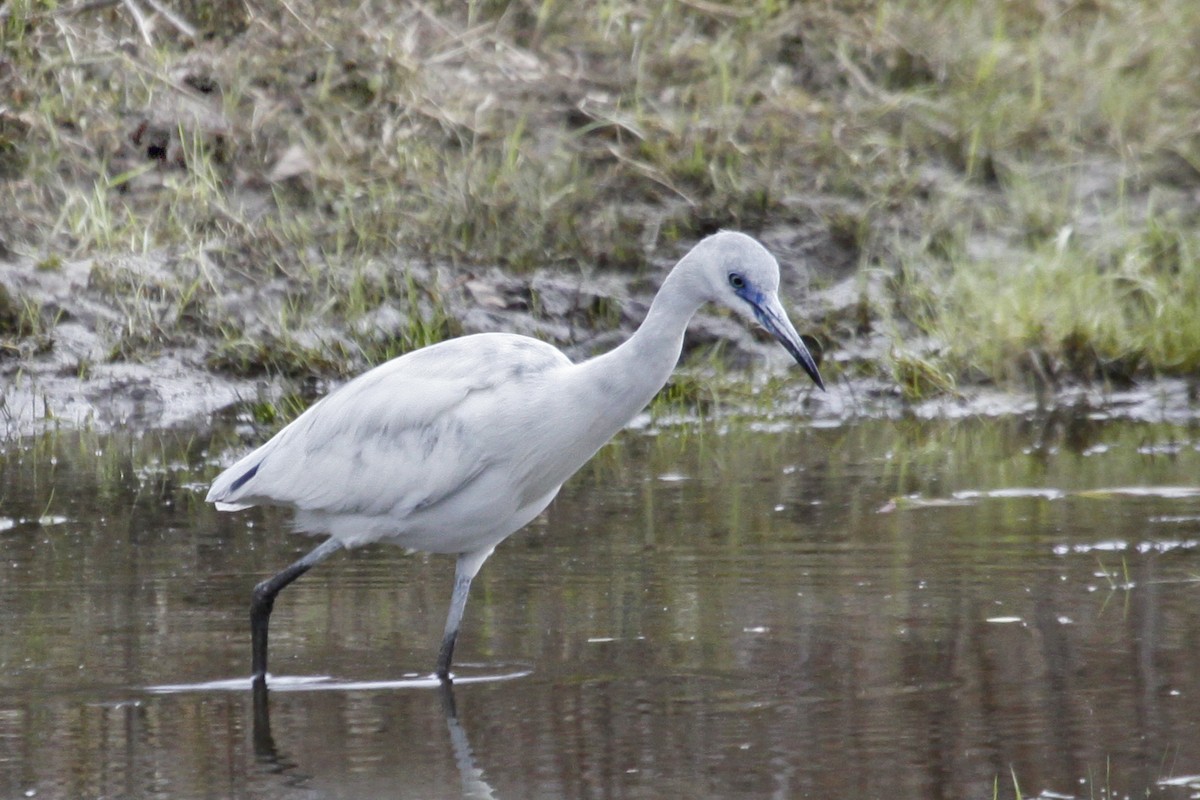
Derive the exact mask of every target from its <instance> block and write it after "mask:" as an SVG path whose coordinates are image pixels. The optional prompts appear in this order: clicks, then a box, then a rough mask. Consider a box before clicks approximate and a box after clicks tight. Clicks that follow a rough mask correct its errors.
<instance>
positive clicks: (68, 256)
mask: <svg viewBox="0 0 1200 800" xmlns="http://www.w3.org/2000/svg"><path fill="white" fill-rule="evenodd" d="M322 8H323V7H322V6H320V5H319V4H314V3H289V4H271V5H270V6H269V7H259V6H257V5H245V4H242V3H228V4H215V5H208V6H203V5H197V6H195V7H190V6H187V4H186V3H181V4H180V6H179V7H178V9H177V10H178V11H179V12H180V15H181V17H182V18H183V19H184V20H186V21H187V22H189V23H190V24H192V25H194V26H195V27H196V29H197V31H196V35H195V36H194V37H193V36H189V35H185V34H184V33H181V31H180V28H179V26H176V25H174V24H172V23H170V22H169V21H167V20H166V19H165V18H163V17H161V16H155V17H152V18H150V19H148V20H143V22H144V23H145V24H144V27H143V26H139V24H138V21H137V20H135V19H133V18H132V17H131V16H130V15H129V12H128V10H127V8H126V7H125V6H124V5H112V6H109V7H102V8H99V9H97V10H93V11H88V12H83V13H78V14H76V13H71V9H70V7H60V6H56V5H55V4H52V3H43V2H37V1H36V0H21V1H20V2H14V0H9V2H7V3H5V4H4V5H3V6H0V31H2V33H0V37H2V40H0V98H7V99H4V100H0V207H3V208H4V209H6V211H5V213H4V214H3V215H0V217H2V218H0V245H2V247H0V263H2V262H4V261H7V262H8V263H7V264H5V266H4V268H3V271H0V285H5V284H6V283H7V284H9V285H8V286H7V295H8V296H7V299H5V298H4V296H3V295H0V369H4V370H9V371H11V370H12V369H13V368H14V366H13V365H14V364H17V365H19V363H20V361H21V359H23V358H28V357H29V356H30V354H31V353H33V352H35V351H37V350H39V348H46V347H52V346H53V344H54V340H55V332H54V329H55V327H56V325H57V323H58V321H59V319H60V318H61V313H62V312H61V309H56V308H55V307H53V304H47V305H46V306H44V307H39V306H37V304H36V303H31V301H30V300H29V298H28V297H22V296H21V295H20V293H19V292H18V291H17V289H16V283H15V281H7V280H6V277H7V276H6V275H4V274H3V273H4V272H8V273H13V272H14V271H24V272H25V273H28V272H30V271H39V272H45V273H52V272H54V271H56V270H62V269H63V264H64V263H68V262H75V261H79V260H87V261H88V262H89V264H90V266H89V270H90V272H89V277H88V280H87V291H88V292H89V293H92V294H94V295H95V297H96V299H97V302H107V303H109V304H111V306H112V308H113V309H114V313H113V314H112V315H111V317H110V318H108V319H107V321H106V323H105V324H106V326H107V328H106V330H105V331H103V332H102V333H103V335H104V337H105V340H106V341H107V342H108V345H109V346H108V351H107V354H106V355H105V357H107V358H111V359H116V360H132V361H136V360H139V359H144V358H147V357H149V356H151V355H152V354H154V353H157V352H161V351H162V350H163V349H169V348H172V347H179V346H181V345H182V344H184V343H187V344H193V343H195V342H197V341H200V342H203V343H204V344H203V346H201V347H200V348H199V352H197V353H196V355H195V358H196V359H198V360H199V361H200V362H201V363H203V364H204V365H205V366H206V368H208V369H212V370H215V371H217V372H219V373H223V374H233V375H252V374H258V373H262V372H268V373H272V374H288V375H295V376H305V375H310V374H316V375H329V374H339V373H341V372H343V371H355V370H356V369H358V368H361V367H362V366H365V364H366V363H370V362H372V361H374V360H378V359H379V358H383V357H386V356H387V355H389V354H394V353H395V352H398V351H400V350H403V349H406V348H408V347H411V346H417V345H419V344H423V343H425V342H428V341H433V340H436V339H438V338H442V337H444V336H447V335H454V334H455V333H456V332H458V331H459V329H460V328H459V326H458V323H457V321H456V320H454V319H452V318H450V317H449V316H448V314H447V310H446V306H445V304H444V303H443V302H442V300H441V297H440V295H441V293H442V291H443V289H444V287H445V285H446V284H445V282H444V281H439V280H435V279H437V278H444V279H445V280H446V281H449V283H450V284H451V285H453V284H454V283H455V282H456V281H459V280H466V279H468V278H469V277H470V276H472V275H474V274H476V273H477V272H478V271H479V270H481V269H485V268H487V267H492V266H497V265H498V266H499V267H500V268H501V269H502V270H503V271H504V272H505V273H507V274H511V275H516V276H528V275H532V274H534V271H535V270H537V269H540V268H550V269H552V270H556V271H559V272H561V273H563V274H567V275H580V276H586V275H590V274H593V272H594V271H599V272H602V273H613V274H617V275H620V276H622V278H623V279H624V280H626V281H627V282H628V283H629V284H630V285H631V286H634V287H638V286H642V285H644V284H645V283H646V282H647V281H648V280H650V279H652V278H653V277H654V276H656V275H658V274H659V272H660V269H661V265H662V264H663V263H665V262H669V261H670V260H671V259H672V258H673V257H674V256H675V255H677V254H678V253H679V251H680V250H681V249H682V248H683V247H684V246H686V244H687V243H688V242H690V241H692V240H694V239H695V238H697V237H699V236H700V235H702V234H703V233H705V232H708V231H710V230H713V229H715V228H718V227H731V228H739V229H743V230H747V231H748V232H751V233H756V234H758V235H760V236H762V237H763V238H764V239H766V240H767V241H768V243H769V244H770V245H771V246H772V248H773V249H774V250H776V251H777V252H778V254H779V255H780V256H781V259H782V260H783V261H784V262H785V265H787V266H788V267H789V269H790V275H789V276H788V277H787V278H785V280H788V281H790V283H791V285H792V286H795V284H796V281H798V280H799V276H800V272H801V271H802V269H803V268H807V269H808V270H811V271H812V272H813V275H814V277H813V281H812V285H813V287H814V288H817V289H820V288H823V287H831V286H834V285H835V284H838V283H839V282H845V281H847V280H849V281H851V282H855V281H857V283H853V285H855V286H857V287H858V288H857V292H858V297H857V299H856V300H855V301H854V302H851V303H843V304H840V305H839V304H835V303H832V302H830V301H826V300H825V299H823V297H822V296H821V295H818V303H817V305H818V306H819V307H816V308H812V309H811V312H812V314H813V319H812V320H811V323H812V324H811V327H812V328H813V329H814V332H815V333H817V334H818V335H819V338H821V339H822V340H823V343H824V345H825V349H826V350H827V351H828V352H831V353H836V352H838V351H839V349H847V348H850V347H852V346H853V345H854V343H855V342H856V341H859V340H861V339H863V338H867V337H874V339H875V340H876V341H877V342H881V343H882V344H881V345H880V346H878V347H876V348H875V349H874V350H873V351H872V352H873V353H874V355H873V356H872V357H870V358H868V359H866V361H865V362H862V363H857V364H854V365H853V366H852V367H846V369H848V370H853V371H854V372H856V373H858V374H867V375H871V376H874V377H881V376H882V377H887V378H889V379H891V380H894V381H895V382H896V383H897V384H898V385H900V386H901V387H902V390H903V392H904V393H905V395H906V396H908V397H912V398H920V397H925V396H929V395H936V394H939V393H947V392H950V393H953V392H955V391H959V390H961V389H962V388H964V387H969V386H971V385H974V384H978V383H990V384H1000V385H1014V386H1029V385H1034V386H1038V387H1042V388H1047V387H1048V388H1053V387H1056V386H1060V385H1063V384H1068V383H1075V382H1079V381H1085V382H1086V381H1100V382H1108V383H1113V384H1117V385H1120V384H1123V383H1126V382H1128V381H1131V380H1135V379H1138V378H1144V377H1153V376H1176V377H1185V378H1192V377H1194V376H1195V375H1196V374H1197V371H1198V369H1200V323H1197V322H1196V320H1197V319H1200V275H1198V272H1200V270H1198V264H1197V253H1198V252H1200V233H1198V231H1200V225H1198V224H1197V223H1198V222H1200V203H1198V202H1197V198H1198V197H1200V118H1198V117H1197V112H1196V109H1197V108H1200V62H1197V60H1196V59H1194V58H1192V57H1191V55H1190V54H1192V53H1194V52H1196V50H1197V48H1198V47H1200V6H1197V5H1196V4H1195V3H1193V2H1191V0H1162V2H1159V3H1155V4H1145V3H1141V2H1136V1H1135V0H1087V1H1086V2H1034V1H1033V0H1019V1H1018V2H1012V1H1011V0H976V1H975V2H968V1H967V0H946V2H941V3H936V4H930V3H921V2H916V0H881V1H880V2H873V3H869V2H856V1H855V0H827V1H826V2H793V3H788V2H783V0H760V2H751V3H741V4H732V3H712V2H707V1H705V2H700V0H691V1H690V2H668V3H664V4H650V3H639V2H633V1H632V0H612V1H611V2H601V3H594V4H572V3H565V2H556V0H545V1H544V2H533V0H511V1H510V2H503V1H502V0H494V1H491V2H470V3H457V2H449V1H448V0H447V1H446V2H426V3H411V4H402V5H400V6H399V7H395V6H394V5H393V4H385V3H366V4H361V5H359V6H356V7H355V11H354V12H353V13H347V14H339V15H332V14H329V13H327V12H324V11H323V10H322ZM189 9H190V10H191V11H192V12H193V13H190V14H189V13H186V11H188V10H189ZM197 9H201V10H203V9H207V10H208V11H207V12H206V13H201V11H199V10H197ZM131 258H132V259H139V258H141V259H151V260H153V261H155V262H156V263H157V264H159V269H157V270H156V271H154V272H147V271H145V270H140V269H136V268H132V267H130V266H129V260H130V259H131ZM417 266H420V269H418V268H416V267H417ZM431 276H432V277H431ZM264 292H265V293H266V294H268V295H269V296H270V297H271V298H272V299H271V300H270V302H268V303H267V304H266V309H265V310H263V311H262V312H260V313H256V314H251V315H248V314H247V313H246V312H245V309H244V305H245V304H246V303H252V302H253V298H254V297H256V296H258V295H261V294H263V293H264ZM233 296H236V297H241V298H243V303H242V305H241V306H239V305H238V304H236V303H232V302H230V301H229V298H230V297H233ZM386 309H398V310H399V317H400V320H399V321H395V320H393V321H392V322H391V323H389V324H390V327H388V326H384V327H385V328H387V330H386V331H385V332H384V334H383V335H382V336H381V335H378V334H377V333H376V332H371V333H369V334H362V335H360V334H358V333H355V332H356V331H362V330H367V329H370V328H371V325H373V324H374V321H375V320H377V319H378V318H379V317H380V315H381V314H383V313H384V311H385V310H386ZM545 313H546V315H548V316H549V315H552V314H553V310H551V309H547V310H546V311H545ZM612 317H613V315H612V310H611V309H605V308H597V309H596V312H595V315H594V319H593V320H591V322H592V324H594V325H595V326H596V327H600V328H602V327H604V326H605V325H606V324H611V323H612V321H613V318H612ZM313 330H337V331H341V332H343V335H340V336H332V337H320V336H318V337H316V338H317V339H318V340H319V341H318V342H317V343H316V344H313V343H312V339H313V336H312V334H311V332H312V331H313ZM330 341H334V342H340V344H336V345H330V344H329V342H330ZM15 368H17V369H19V366H17V367H15ZM831 368H832V369H837V366H836V365H834V366H831ZM81 371H83V370H82V369H81Z"/></svg>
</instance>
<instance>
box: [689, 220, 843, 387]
mask: <svg viewBox="0 0 1200 800" xmlns="http://www.w3.org/2000/svg"><path fill="white" fill-rule="evenodd" d="M693 252H695V253H697V254H699V255H704V256H708V257H707V258H705V259H704V263H705V266H706V268H705V269H704V280H705V283H706V290H707V293H708V297H709V299H710V300H712V301H714V302H717V303H720V304H721V305H724V306H728V307H729V308H731V309H733V310H734V311H735V312H736V313H737V314H738V315H740V316H741V317H743V318H745V319H746V320H748V321H750V322H751V323H754V322H757V323H758V324H759V325H761V326H762V327H764V328H766V329H767V330H768V331H769V332H770V333H771V335H772V336H774V337H775V338H776V339H777V340H778V341H779V343H780V344H781V345H783V347H784V349H785V350H787V351H788V353H790V354H791V356H792V358H794V359H796V361H797V363H799V364H800V366H801V367H803V368H804V371H805V372H807V373H808V376H809V377H810V378H812V379H813V382H814V383H816V384H817V386H818V387H820V388H821V389H824V388H825V382H824V381H823V380H822V379H821V373H820V372H819V371H818V370H817V362H816V359H814V358H813V356H812V353H810V352H809V350H808V347H806V346H805V344H804V342H803V340H801V338H800V334H798V333H797V332H796V328H795V327H794V326H793V325H792V323H791V320H789V319H788V315H787V312H786V311H784V309H783V304H782V303H781V302H780V301H779V263H778V262H777V261H776V260H775V257H774V256H773V255H771V254H770V252H768V251H767V249H766V248H765V247H763V246H762V245H761V244H759V243H758V242H757V241H756V240H754V239H752V238H751V237H749V236H747V235H745V234H744V233H735V232H732V231H722V232H720V233H715V234H713V235H712V236H709V237H707V238H706V239H704V240H702V241H701V242H700V243H699V244H698V245H696V247H695V249H694V251H693Z"/></svg>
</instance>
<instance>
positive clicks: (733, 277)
mask: <svg viewBox="0 0 1200 800" xmlns="http://www.w3.org/2000/svg"><path fill="white" fill-rule="evenodd" d="M729 285H730V286H732V287H733V288H734V289H744V288H746V279H745V278H743V277H742V276H741V275H739V274H738V273H736V272H731V273H729Z"/></svg>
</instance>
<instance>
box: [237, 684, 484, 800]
mask: <svg viewBox="0 0 1200 800" xmlns="http://www.w3.org/2000/svg"><path fill="white" fill-rule="evenodd" d="M253 691H254V756H255V758H256V759H257V761H258V763H259V764H261V765H262V766H263V767H264V768H265V770H266V771H267V772H268V773H269V774H272V775H280V776H284V784H285V785H287V786H293V787H298V786H304V785H305V784H307V783H308V781H309V780H311V779H312V777H313V776H312V775H309V774H307V773H304V772H301V771H300V769H299V767H300V765H299V764H298V763H296V762H295V761H294V760H292V759H291V758H290V757H289V756H288V755H287V754H286V753H284V752H282V751H281V750H280V749H279V746H278V745H277V744H276V742H275V736H274V735H273V734H272V733H271V700H270V694H269V690H268V689H267V685H266V683H265V682H262V681H255V682H254V684H253ZM438 695H439V697H440V699H441V706H442V715H443V716H444V717H445V718H446V729H447V731H449V733H450V747H451V749H452V750H453V752H454V764H455V766H456V767H458V774H459V777H460V778H461V780H462V796H463V800H496V793H495V791H494V790H493V789H492V787H491V786H490V785H489V784H488V782H487V781H485V780H484V779H483V770H482V769H481V768H480V767H479V766H477V765H476V763H475V753H474V752H473V751H472V750H471V742H470V740H469V739H468V738H467V731H466V729H465V728H464V727H463V726H462V723H461V722H460V721H459V719H458V707H457V705H456V704H455V702H454V686H453V684H452V683H451V682H450V681H448V680H444V681H439V684H438Z"/></svg>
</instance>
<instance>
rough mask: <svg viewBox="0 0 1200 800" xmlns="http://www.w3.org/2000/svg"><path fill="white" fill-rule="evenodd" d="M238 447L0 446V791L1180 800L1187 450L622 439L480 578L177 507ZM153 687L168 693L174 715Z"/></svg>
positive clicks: (785, 428)
mask: <svg viewBox="0 0 1200 800" xmlns="http://www.w3.org/2000/svg"><path fill="white" fill-rule="evenodd" d="M240 447H241V445H240V443H239V441H238V439H237V437H236V436H235V435H234V434H233V432H232V430H231V429H225V428H218V429H216V430H215V431H210V430H205V431H172V432H155V433H146V434H141V435H117V436H110V437H100V436H96V435H90V434H65V433H64V434H46V435H43V436H41V437H38V438H36V439H28V440H23V441H20V442H18V443H15V444H12V445H11V446H10V447H9V449H8V450H7V451H6V452H5V453H4V454H3V455H0V503H2V505H0V614H2V615H3V619H4V620H6V623H5V633H4V636H3V637H2V638H0V796H2V797H23V796H28V797H39V798H92V797H95V798H99V797H131V798H142V797H146V798H158V797H161V798H207V797H247V798H249V797H253V798H382V797H396V798H408V797H421V798H456V797H495V798H649V797H656V798H657V797H673V798H674V797H688V798H699V797H712V798H738V797H745V798H763V797H774V798H793V797H813V798H828V797H855V798H872V797H878V798H896V797H914V798H917V797H920V798H992V797H1009V798H1012V797H1017V796H1021V797H1033V796H1037V795H1038V794H1039V793H1041V794H1042V795H1043V796H1045V797H1079V798H1101V797H1106V798H1120V797H1146V796H1150V797H1167V798H1186V797H1194V796H1196V795H1197V793H1200V671H1198V670H1197V669H1196V666H1195V664H1196V658H1195V654H1196V653H1197V652H1200V582H1198V581H1200V552H1198V550H1200V481H1197V479H1196V476H1197V474H1200V473H1198V470H1197V467H1198V466H1200V432H1198V431H1197V430H1196V429H1195V428H1193V427H1188V426H1180V425H1167V424H1157V425H1156V424H1149V423H1134V422H1122V421H1113V420H1105V419H1089V418H1088V417H1087V416H1080V417H1078V418H1073V417H1048V418H1033V419H1012V418H1009V419H1001V420H987V419H984V420H962V421H956V422H918V421H899V422H896V421H886V422H885V421H870V422H862V423H858V424H853V425H846V426H838V427H832V428H816V427H806V426H804V425H792V424H777V423H761V422H760V423H756V422H752V421H743V422H733V423H723V424H722V425H720V426H716V425H706V426H680V427H677V428H668V429H665V430H660V431H655V432H653V433H651V432H650V431H631V432H627V433H625V434H623V435H622V436H621V437H619V438H618V440H617V441H616V442H615V443H614V444H612V445H610V446H609V447H608V448H606V449H605V450H604V451H602V453H601V454H600V456H598V457H597V459H596V460H595V461H594V462H593V463H592V464H591V465H589V466H588V467H587V468H585V470H584V471H583V472H581V473H580V474H579V475H578V476H576V477H575V478H574V479H573V480H572V481H571V482H569V483H568V485H567V486H566V487H565V488H564V490H563V492H562V494H561V495H560V497H559V499H558V500H557V501H556V502H555V504H554V505H553V506H552V507H551V508H550V509H549V511H548V512H547V513H546V514H545V515H543V516H542V517H541V518H539V519H538V520H537V521H535V522H534V523H533V524H532V525H531V526H530V527H529V528H528V529H526V530H525V531H524V532H522V533H520V534H518V535H516V536H515V537H513V538H512V539H510V540H509V541H508V542H506V543H504V544H503V545H501V547H500V548H499V549H498V550H497V552H496V554H495V555H494V556H493V558H492V559H491V560H490V561H489V562H488V563H487V565H486V566H485V567H484V569H483V571H482V572H481V573H480V575H479V577H478V578H477V580H476V582H475V586H474V588H473V590H472V598H471V603H470V604H469V605H468V609H467V616H466V620H465V623H464V629H463V633H462V636H461V637H460V640H459V649H458V652H457V654H456V655H457V658H458V665H457V666H458V672H459V673H460V675H461V676H462V678H463V680H462V681H460V682H459V683H458V684H457V685H456V687H455V690H454V692H453V695H452V696H447V695H445V694H443V693H442V692H440V691H439V690H438V689H437V688H436V682H434V681H430V680H428V675H429V673H430V672H431V670H432V665H433V662H434V659H435V656H436V648H437V643H438V641H439V638H440V632H441V626H442V624H443V621H444V615H445V611H446V603H447V600H448V597H449V592H450V583H451V577H452V571H453V565H452V562H451V560H449V559H447V558H444V557H433V556H424V555H406V554H405V553H403V551H401V550H399V549H397V548H389V547H384V546H378V547H370V548H365V549H363V550H360V551H354V552H351V553H347V554H341V555H338V556H336V557H334V558H333V559H332V560H330V561H329V562H327V563H326V564H323V565H321V566H320V567H318V568H317V569H315V570H314V571H313V572H312V573H310V574H309V575H307V576H305V577H304V578H302V579H301V580H300V581H298V582H297V583H296V584H294V585H293V586H292V587H289V588H288V589H287V590H285V591H284V593H283V594H282V595H280V599H279V602H278V604H277V606H276V611H275V615H274V618H273V627H272V640H271V645H272V662H271V667H272V673H273V675H274V677H275V682H274V685H275V688H274V689H273V690H272V691H271V692H270V693H269V695H267V696H265V697H259V698H257V701H258V702H257V704H256V698H255V697H254V696H253V695H252V693H251V692H250V691H249V680H248V672H249V634H248V622H247V613H248V609H247V604H248V597H249V591H250V588H251V587H252V586H253V584H254V583H255V582H256V581H258V580H260V579H261V578H262V577H264V576H267V575H269V574H271V573H273V572H275V571H277V570H278V569H280V568H281V567H283V566H284V565H286V564H287V563H289V562H290V561H291V560H293V559H294V558H296V557H298V556H299V555H300V554H302V553H303V552H304V551H305V550H306V549H307V548H309V547H311V546H312V545H313V544H315V542H314V541H313V540H310V539H308V538H306V537H303V536H298V535H294V534H290V533H287V517H286V515H284V514H281V513H277V512H273V511H262V510H253V511H249V512H243V513H239V514H217V513H215V512H214V511H212V510H211V509H210V508H209V507H207V506H205V505H204V504H203V503H202V502H201V499H202V497H203V491H204V488H205V485H206V483H207V481H208V480H209V479H211V477H212V476H213V475H214V474H215V473H216V472H217V471H218V469H219V466H220V464H223V463H228V461H229V459H230V457H231V456H232V455H233V454H234V453H235V452H237V451H238V449H239V448H240ZM164 687H165V690H164Z"/></svg>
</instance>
